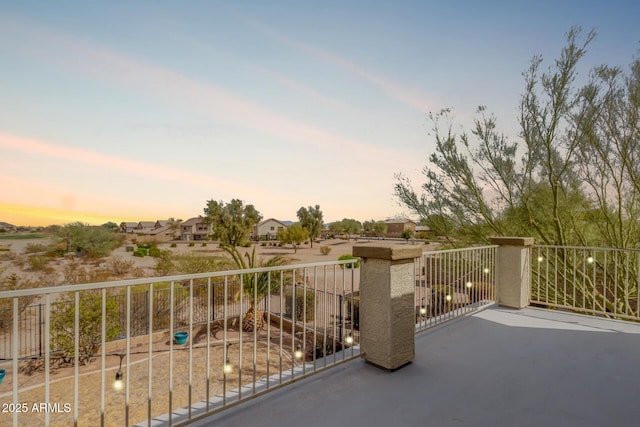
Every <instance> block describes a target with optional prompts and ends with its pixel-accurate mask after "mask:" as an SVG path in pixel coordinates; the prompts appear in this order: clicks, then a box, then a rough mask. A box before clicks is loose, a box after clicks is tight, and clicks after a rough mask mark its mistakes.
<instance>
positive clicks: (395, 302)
mask: <svg viewBox="0 0 640 427" xmlns="http://www.w3.org/2000/svg"><path fill="white" fill-rule="evenodd" d="M353 255H354V256H357V257H360V258H362V264H361V271H360V351H361V353H360V354H361V355H362V357H363V358H364V359H365V360H366V361H367V362H369V363H372V364H374V365H376V366H379V367H381V368H384V369H388V370H394V369H398V368H400V367H402V366H404V365H406V364H407V363H409V362H411V361H412V360H413V357H414V354H415V348H414V334H415V288H416V278H415V271H414V259H415V258H418V257H420V256H421V255H422V248H421V247H419V246H407V245H395V246H377V245H376V246H374V245H356V246H354V247H353Z"/></svg>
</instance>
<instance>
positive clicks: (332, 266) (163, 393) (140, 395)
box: [0, 260, 359, 426]
mask: <svg viewBox="0 0 640 427" xmlns="http://www.w3.org/2000/svg"><path fill="white" fill-rule="evenodd" d="M353 262H354V260H345V261H337V262H323V263H311V264H297V265H290V266H281V267H268V268H257V269H247V270H233V271H224V272H214V273H202V274H192V275H180V276H168V277H158V278H153V279H150V278H145V279H133V280H125V281H117V282H102V283H92V284H85V285H66V286H59V287H55V288H41V289H23V290H16V291H5V292H0V300H8V301H11V304H10V306H11V308H12V310H11V315H10V319H9V322H10V324H11V327H10V328H6V330H5V331H4V332H3V333H5V334H10V340H11V350H10V352H11V357H10V358H5V359H4V360H0V368H2V369H4V370H5V371H6V376H5V378H4V380H3V382H2V383H0V405H2V408H7V410H10V411H9V412H11V413H12V414H7V413H5V414H2V415H1V416H2V419H3V420H4V421H3V422H2V425H9V424H10V423H11V422H10V421H9V419H12V423H13V425H14V426H18V425H28V424H31V425H47V426H48V425H79V424H81V425H102V426H104V425H131V424H136V423H139V424H140V425H151V423H152V422H153V423H157V422H163V423H166V424H168V425H180V424H183V423H184V422H187V421H189V420H193V419H196V418H200V417H202V416H205V415H206V414H210V413H213V412H215V411H218V410H220V409H222V408H224V407H227V406H229V405H233V404H235V403H237V402H239V401H242V400H244V399H247V398H251V397H254V396H256V395H258V394H261V393H263V392H265V391H268V390H271V389H274V388H277V387H280V386H283V385H285V384H287V383H289V382H291V381H293V380H296V379H298V378H300V377H302V376H305V375H308V374H311V373H314V372H317V371H320V370H323V369H325V368H328V367H330V366H332V365H335V364H337V363H341V362H343V361H346V360H350V359H352V358H354V357H356V356H357V355H358V348H359V347H358V331H357V329H356V328H355V326H356V322H355V321H354V319H355V318H356V313H355V310H356V305H355V303H354V296H355V295H356V294H357V291H358V277H359V275H358V274H357V272H356V269H355V268H349V267H351V266H352V263H353ZM220 286H221V287H222V289H223V298H222V299H220V298H216V299H215V300H214V299H213V298H212V296H213V289H214V288H215V287H220ZM199 287H204V288H205V291H204V292H200V291H198V292H196V291H195V289H196V288H199ZM140 288H143V289H144V290H147V291H148V293H147V294H146V295H147V298H145V300H144V304H146V310H143V311H137V310H136V308H137V307H136V304H139V302H136V300H135V299H134V298H132V294H133V293H134V291H136V292H137V291H139V289H140ZM159 289H163V290H166V289H168V293H167V292H162V293H158V292H155V291H157V290H159ZM185 289H186V292H187V300H186V301H187V302H186V304H187V310H182V309H181V311H180V312H179V313H180V314H179V313H178V310H176V308H175V304H174V303H175V302H176V301H177V300H176V295H177V294H178V293H183V292H185ZM116 294H117V295H124V297H120V298H124V300H125V302H124V304H120V303H119V304H115V303H113V301H114V299H113V296H114V295H116ZM29 295H39V296H40V298H41V300H42V301H41V303H42V304H43V307H44V309H43V311H44V313H43V317H44V330H45V332H46V333H45V334H44V336H43V340H44V345H43V347H44V355H42V356H37V357H21V355H20V350H19V348H20V347H19V339H20V335H21V334H23V333H29V332H28V330H21V325H23V324H24V319H21V317H24V310H21V305H20V298H21V297H25V296H29ZM203 298H204V299H205V302H204V304H203V301H201V300H202V299H203ZM196 300H197V301H196ZM167 303H168V304H167ZM160 306H163V307H166V306H168V309H169V313H168V326H166V325H164V324H163V323H162V322H160V323H161V326H158V325H159V323H158V319H156V317H158V316H160V315H161V314H162V313H164V312H161V311H159V310H158V307H160ZM247 306H253V307H254V308H255V316H253V317H252V318H246V319H243V316H242V315H241V316H230V315H229V313H231V312H232V309H237V308H238V307H240V308H241V309H242V311H243V314H244V315H245V316H246V311H247V310H246V307H247ZM138 308H139V307H138ZM194 308H196V309H198V310H205V311H206V316H195V313H194ZM123 310H124V322H121V321H120V319H119V317H120V315H121V314H122V311H123ZM140 313H143V314H142V315H141V314H140ZM214 313H218V315H217V316H215V319H214ZM220 313H222V317H220V316H219V314H220ZM162 315H164V314H162ZM134 316H145V317H147V319H145V324H146V325H147V327H148V329H147V331H148V333H146V334H140V335H139V336H133V334H132V328H133V324H134V323H135V322H134V320H136V321H138V320H140V319H138V318H136V319H134ZM184 317H186V318H187V319H186V322H184V320H185V319H184ZM211 319H214V320H211ZM243 320H244V321H243ZM263 321H264V327H263V328H260V326H261V325H262V323H263ZM123 323H124V325H123ZM178 325H179V326H178ZM165 326H166V327H165ZM156 327H157V328H158V329H157V330H156ZM123 329H124V330H123ZM243 329H244V331H243ZM65 331H66V332H65ZM176 332H187V333H188V338H187V340H186V342H185V343H184V344H179V343H178V342H177V341H176V339H177V338H174V335H175V333H176ZM69 348H70V350H69ZM52 349H55V351H54V350H52ZM65 349H67V350H65ZM0 353H2V352H0ZM54 370H55V372H56V373H55V375H54ZM114 387H115V388H116V389H114ZM34 405H35V406H34Z"/></svg>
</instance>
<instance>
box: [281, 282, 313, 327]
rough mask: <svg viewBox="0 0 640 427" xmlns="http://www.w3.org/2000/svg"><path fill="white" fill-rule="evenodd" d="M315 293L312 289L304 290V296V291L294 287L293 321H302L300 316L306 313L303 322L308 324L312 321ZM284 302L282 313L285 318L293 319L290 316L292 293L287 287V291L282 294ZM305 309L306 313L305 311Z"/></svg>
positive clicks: (291, 311)
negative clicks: (294, 313)
mask: <svg viewBox="0 0 640 427" xmlns="http://www.w3.org/2000/svg"><path fill="white" fill-rule="evenodd" d="M315 296H316V294H315V292H314V291H313V290H312V289H307V290H306V295H305V290H304V289H301V288H298V287H296V299H295V306H296V316H295V319H294V320H295V321H300V320H303V319H302V316H303V313H306V316H305V318H304V321H306V322H309V321H311V320H313V319H314V317H315V304H314V303H315ZM305 300H306V307H305ZM284 301H285V303H284V304H285V306H284V313H285V316H287V317H289V318H293V316H292V314H293V304H294V303H293V291H292V289H291V286H289V287H288V288H287V290H286V291H285V294H284ZM305 309H306V311H305Z"/></svg>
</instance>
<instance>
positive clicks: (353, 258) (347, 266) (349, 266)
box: [338, 254, 360, 268]
mask: <svg viewBox="0 0 640 427" xmlns="http://www.w3.org/2000/svg"><path fill="white" fill-rule="evenodd" d="M349 259H352V260H356V261H355V262H354V263H353V264H342V265H341V267H342V268H345V267H346V268H359V267H360V261H357V259H358V257H355V256H353V255H349V254H345V255H340V257H339V258H338V261H344V260H349Z"/></svg>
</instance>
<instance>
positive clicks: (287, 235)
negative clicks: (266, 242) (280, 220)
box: [276, 223, 309, 253]
mask: <svg viewBox="0 0 640 427" xmlns="http://www.w3.org/2000/svg"><path fill="white" fill-rule="evenodd" d="M276 238H277V239H278V240H279V241H280V243H282V244H283V245H291V246H293V251H294V253H296V252H298V246H300V244H301V243H302V242H304V241H305V240H307V239H308V238H309V232H308V231H307V230H306V229H305V228H303V227H302V225H301V224H300V223H295V224H292V225H290V226H289V227H287V228H284V229H282V230H280V231H278V234H277V235H276Z"/></svg>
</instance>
